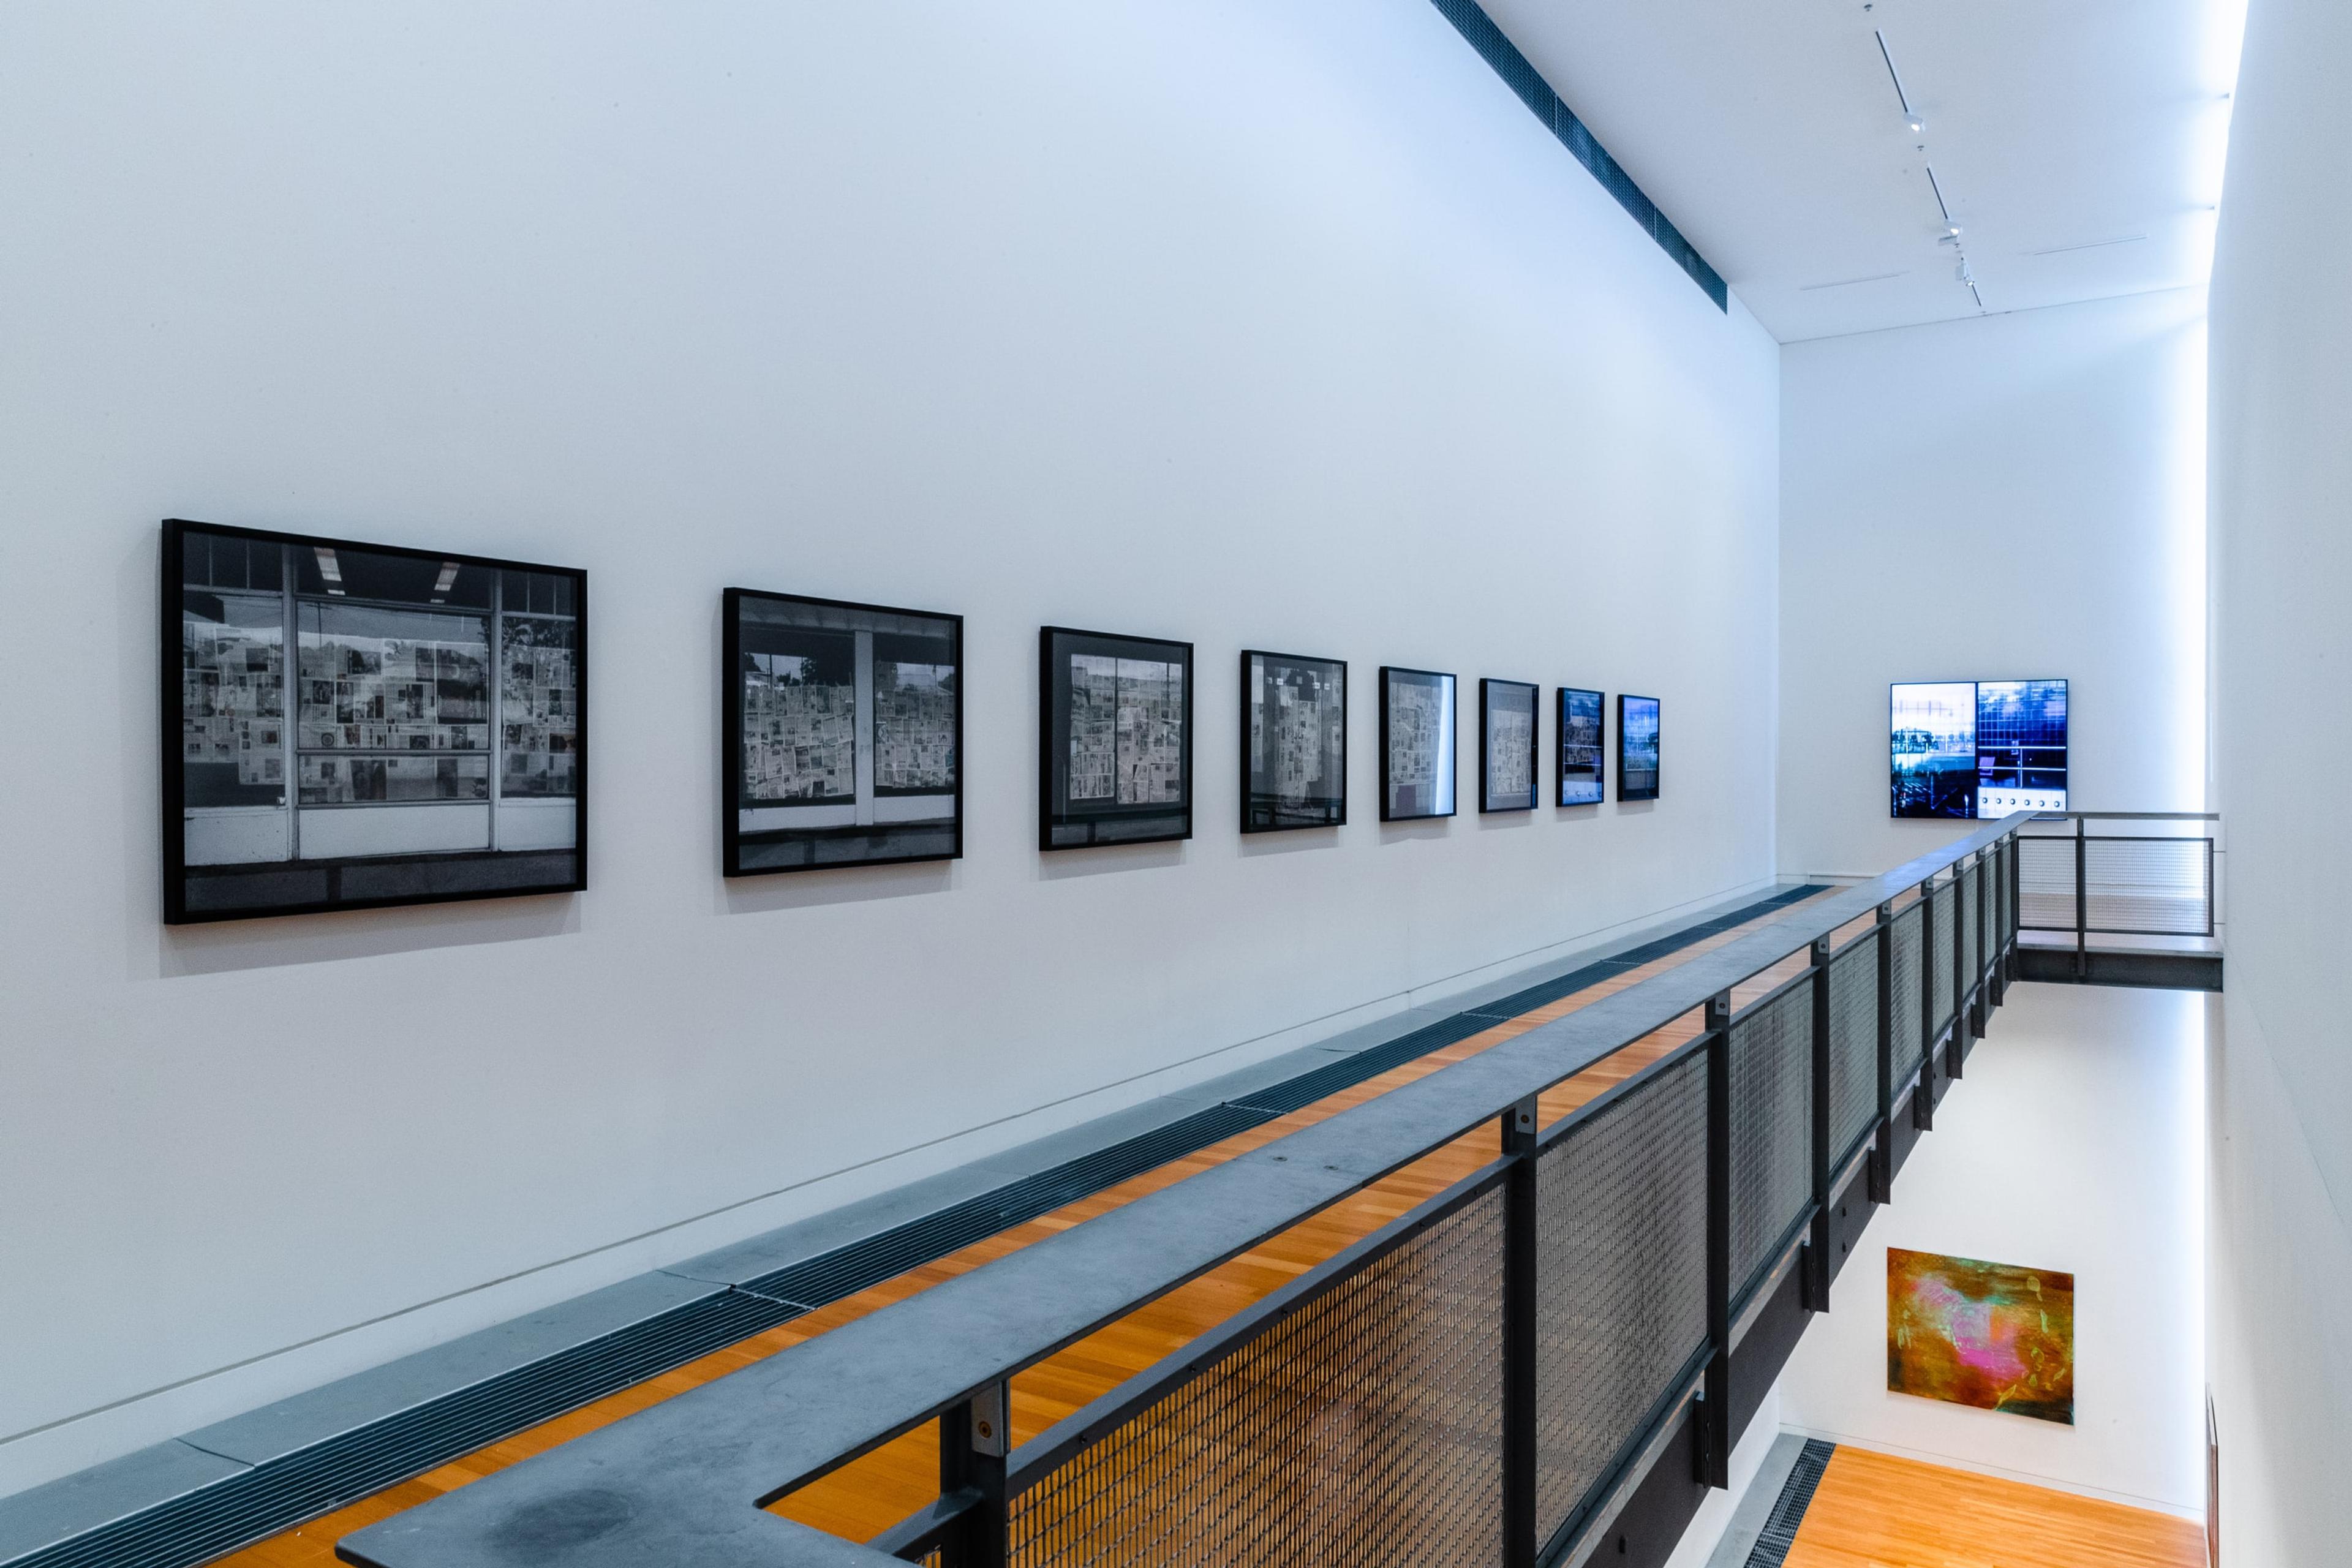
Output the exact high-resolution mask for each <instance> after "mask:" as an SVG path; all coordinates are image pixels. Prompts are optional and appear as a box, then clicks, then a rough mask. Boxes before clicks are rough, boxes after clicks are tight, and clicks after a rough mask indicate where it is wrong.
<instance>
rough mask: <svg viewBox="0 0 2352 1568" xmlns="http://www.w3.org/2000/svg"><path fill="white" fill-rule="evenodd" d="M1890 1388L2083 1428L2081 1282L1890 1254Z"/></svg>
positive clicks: (2034, 1271)
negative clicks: (2078, 1408)
mask: <svg viewBox="0 0 2352 1568" xmlns="http://www.w3.org/2000/svg"><path fill="white" fill-rule="evenodd" d="M1886 1386H1887V1387H1888V1388H1890V1389H1893V1390H1894V1391H1895V1393H1897V1394H1916V1395H1918V1396H1919V1397H1920V1398H1922V1399H1947V1400H1949V1401H1951V1402H1952V1403H1953V1404H1955V1405H1976V1406H1978V1407H1979V1409H1984V1410H2004V1411H2007V1412H2008V1413H2010V1414H2011V1415H2031V1416H2032V1417H2033V1418H2034V1419H2036V1420H2038V1421H2057V1422H2062V1423H2063V1424H2064V1425H2066V1426H2073V1425H2074V1276H2073V1275H2072V1274H2059V1273H2055V1272H2053V1271H2052V1270H2050V1269H2047V1268H2017V1267H2016V1266H2014V1265H2012V1264H2008V1263H1986V1262H1982V1261H1980V1260H1979V1259H1977V1258H1947V1257H1945V1256H1944V1255H1943V1254H1942V1253H1939V1252H1906V1251H1905V1250H1904V1249H1903V1248H1901V1247H1888V1248H1887V1249H1886Z"/></svg>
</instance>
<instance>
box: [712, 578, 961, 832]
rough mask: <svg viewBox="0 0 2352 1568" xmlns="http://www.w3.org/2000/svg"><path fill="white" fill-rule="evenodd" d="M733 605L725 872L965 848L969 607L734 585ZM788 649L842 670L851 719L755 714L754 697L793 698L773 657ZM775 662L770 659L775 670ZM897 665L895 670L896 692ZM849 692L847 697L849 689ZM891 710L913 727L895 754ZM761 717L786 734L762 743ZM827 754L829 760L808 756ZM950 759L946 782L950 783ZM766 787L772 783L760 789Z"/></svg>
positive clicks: (836, 689) (722, 718)
mask: <svg viewBox="0 0 2352 1568" xmlns="http://www.w3.org/2000/svg"><path fill="white" fill-rule="evenodd" d="M720 617H721V626H722V629H721V633H720V642H721V645H722V646H721V651H720V660H721V662H720V667H719V668H720V671H721V677H720V680H719V824H720V851H719V855H720V871H721V874H722V875H725V876H728V877H763V876H773V875H779V874H782V873H785V872H792V871H824V870H838V869H852V868H858V867H863V866H898V865H906V864H908V863H910V862H915V861H926V860H954V859H959V858H961V857H962V855H963V720H964V684H965V681H964V674H965V671H964V643H963V617H962V616H960V615H956V614H953V613H951V612H949V611H944V610H912V609H904V608H899V607H897V606H894V605H865V604H859V603H857V602H856V601H854V600H849V599H827V598H820V597H817V596H814V595H805V594H779V593H771V592H768V591H766V590H763V589H758V588H729V589H726V590H724V591H723V592H722V594H721V595H720ZM886 655H887V656H890V657H887V658H886V657H885V656H886ZM779 658H796V659H798V660H800V661H801V664H802V668H803V670H806V671H808V672H809V673H811V674H815V673H818V672H820V671H822V673H824V675H826V676H829V677H832V678H834V679H827V680H825V681H824V685H825V686H826V687H828V688H830V689H831V690H832V692H833V693H835V695H832V696H830V697H829V698H828V703H829V704H831V705H834V706H836V707H837V706H838V704H839V703H841V702H842V701H844V700H845V701H846V702H847V704H848V708H849V711H848V713H847V715H846V716H845V718H844V719H843V720H842V721H841V723H840V724H837V725H834V726H830V727H828V726H827V724H826V722H825V716H823V715H812V714H810V713H809V712H807V711H806V710H803V712H801V713H799V714H794V715H791V716H786V715H783V714H782V713H781V712H778V711H772V710H773V709H774V708H776V707H778V706H779V705H780V704H779V702H778V696H779V693H780V692H781V690H782V689H783V688H782V687H781V685H780V684H779V683H778V682H776V681H775V680H774V679H773V677H774V675H775V673H776V671H775V669H774V668H772V666H773V664H774V661H776V660H777V659H779ZM763 661H765V663H766V664H767V665H768V666H769V667H770V668H762V665H763ZM886 666H887V667H890V668H891V669H892V670H893V672H894V673H893V676H892V678H891V679H890V681H889V690H888V691H887V692H886V691H885V689H884V687H883V679H884V678H883V675H882V671H883V669H884V668H885V667H886ZM901 669H904V670H908V671H921V672H924V673H922V674H918V675H912V676H910V677H909V678H906V679H901V678H899V677H898V675H897V674H896V672H897V671H898V670H901ZM941 669H944V670H945V671H946V674H945V677H944V679H943V680H942V679H941V678H940V674H939V672H940V670H941ZM942 685H943V686H944V688H945V689H944V691H942V690H940V687H941V686H942ZM843 691H846V693H847V696H846V698H845V699H844V698H843V697H841V696H839V695H838V693H840V692H843ZM893 694H896V696H897V697H898V701H896V702H895V703H894V704H893V708H894V711H892V712H891V713H889V714H887V715H886V713H885V711H884V704H885V700H886V698H887V697H889V696H891V695H893ZM754 706H759V707H762V708H767V709H771V711H768V712H765V713H764V714H762V715H761V716H760V717H758V718H756V719H755V717H754V716H753V713H752V711H751V710H752V708H753V707H754ZM942 709H944V710H945V711H944V713H942V712H941V710H942ZM886 722H888V723H890V724H892V725H893V726H894V727H896V728H898V730H899V731H901V733H900V734H899V737H898V741H897V742H895V744H894V750H893V752H892V754H890V755H888V756H887V757H886V755H885V752H884V742H883V741H882V740H881V739H879V738H878V731H879V730H880V727H881V726H883V725H884V724H885V723H886ZM755 724H756V725H764V726H765V727H767V728H769V729H770V730H772V731H775V735H774V738H772V739H771V740H767V741H754V740H753V739H752V738H751V731H752V729H753V728H754V726H755ZM828 728H830V729H831V731H833V732H834V733H835V736H836V737H838V736H839V735H841V734H843V733H845V736H846V738H845V740H842V739H838V738H836V739H835V740H833V741H832V742H827V741H826V740H825V739H824V737H825V735H826V733H827V731H828ZM795 730H797V731H798V732H799V734H801V735H803V736H805V737H806V740H805V741H803V742H802V743H800V744H797V745H793V746H789V747H788V746H786V745H784V744H782V743H780V742H782V741H784V740H785V739H787V738H790V737H792V736H793V733H794V731H795ZM909 731H911V732H909ZM941 731H943V733H941ZM942 745H943V746H944V750H945V759H944V763H942V762H941V759H940V748H941V747H942ZM843 747H845V748H846V751H847V754H846V756H845V757H844V756H843V755H842V754H841V748H843ZM787 750H789V751H791V752H793V754H794V756H795V757H796V758H799V759H802V760H803V761H802V762H801V763H800V765H798V766H797V768H796V769H795V768H794V766H793V764H792V763H786V762H784V761H783V754H784V752H786V751H787ZM813 754H814V755H816V756H820V757H822V758H823V759H824V761H823V763H820V764H819V765H815V766H810V765H807V763H806V761H805V760H806V759H808V758H810V757H811V756H812V755H813ZM843 762H846V763H847V772H846V773H843V771H842V767H841V763H843ZM942 768H943V769H944V772H945V774H946V782H945V783H944V784H940V783H939V782H937V781H938V779H939V776H940V773H941V771H942ZM755 780H756V781H764V782H763V783H755ZM886 781H895V782H886ZM761 789H764V790H766V791H768V792H770V793H765V794H762V793H757V792H758V791H760V790H761ZM942 809H944V811H945V815H944V816H941V815H940V813H941V810H942Z"/></svg>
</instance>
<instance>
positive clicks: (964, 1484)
mask: <svg viewBox="0 0 2352 1568" xmlns="http://www.w3.org/2000/svg"><path fill="white" fill-rule="evenodd" d="M1012 1406H1013V1400H1012V1387H1011V1385H1010V1384H1004V1383H992V1384H989V1385H988V1386H987V1387H986V1388H983V1389H982V1390H981V1391H980V1392H979V1393H978V1394H973V1395H972V1396H971V1398H970V1399H968V1400H965V1401H964V1402H963V1403H962V1404H961V1405H951V1406H950V1407H949V1408H948V1409H947V1410H945V1411H944V1412H942V1413H941V1414H940V1496H941V1497H947V1496H949V1495H950V1494H951V1493H955V1492H960V1491H966V1490H970V1491H976V1492H978V1493H979V1494H980V1499H981V1500H980V1503H979V1506H978V1507H976V1508H974V1509H972V1510H971V1511H970V1512H968V1513H966V1514H965V1515H964V1516H963V1518H961V1519H960V1520H958V1521H956V1524H955V1528H954V1529H952V1530H950V1531H948V1533H947V1534H946V1535H945V1536H943V1537H941V1539H940V1568H1004V1564H1005V1558H1006V1555H1007V1548H1006V1540H1005V1520H1006V1515H1005V1506H1004V1460H1005V1456H1006V1455H1007V1454H1008V1453H1010V1452H1011V1451H1012V1441H1011V1439H1012V1432H1011V1429H1010V1416H1011V1415H1012Z"/></svg>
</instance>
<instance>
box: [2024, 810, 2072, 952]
mask: <svg viewBox="0 0 2352 1568" xmlns="http://www.w3.org/2000/svg"><path fill="white" fill-rule="evenodd" d="M2017 923H2018V924H2019V925H2020V926H2021V927H2022V928H2024V929H2025V930H2027V931H2073V930H2074V835H2072V834H2068V835H2067V836H2066V837H2063V838H2061V837H2058V836H2057V835H2056V834H2046V835H2044V834H2036V835H2033V836H2031V837H2022V836H2021V837H2019V839H2018V840H2017Z"/></svg>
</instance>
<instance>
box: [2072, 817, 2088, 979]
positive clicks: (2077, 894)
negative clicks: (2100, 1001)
mask: <svg viewBox="0 0 2352 1568" xmlns="http://www.w3.org/2000/svg"><path fill="white" fill-rule="evenodd" d="M2085 826H2088V823H2087V820H2086V819H2085V818H2084V817H2080V816H2078V817H2076V818H2075V819H2074V980H2075V983H2076V984H2081V983H2082V982H2083V980H2084V977H2085V976H2086V975H2088V974H2089V973H2090V972H2091V877H2090V869H2091V841H2090V839H2089V838H2088V837H2084V831H2083V830H2084V827H2085Z"/></svg>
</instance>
